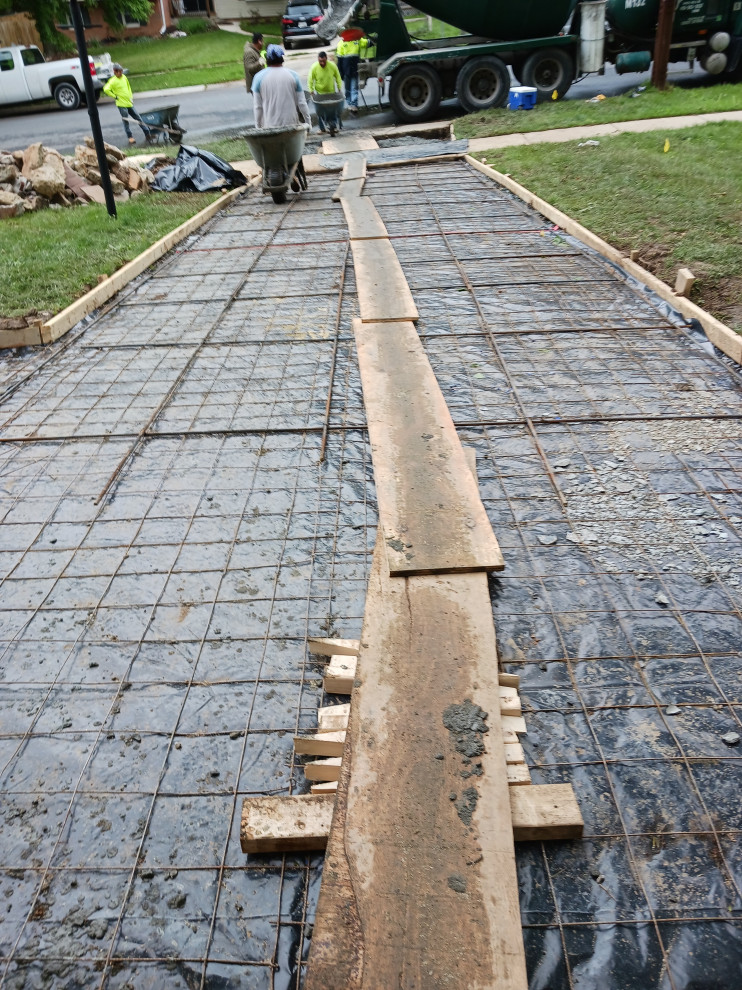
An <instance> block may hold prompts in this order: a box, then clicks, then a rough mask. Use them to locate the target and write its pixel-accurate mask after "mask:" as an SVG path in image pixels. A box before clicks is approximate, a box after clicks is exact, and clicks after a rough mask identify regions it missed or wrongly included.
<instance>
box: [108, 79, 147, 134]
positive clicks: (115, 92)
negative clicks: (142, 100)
mask: <svg viewBox="0 0 742 990" xmlns="http://www.w3.org/2000/svg"><path fill="white" fill-rule="evenodd" d="M103 92H104V94H105V95H106V96H112V97H113V99H114V100H115V101H116V108H117V110H118V112H119V113H120V114H121V121H122V123H123V125H124V130H125V131H126V136H127V138H128V139H129V144H136V140H135V139H134V136H133V135H132V133H131V127H129V120H128V118H129V117H131V119H132V120H136V121H137V123H138V124H139V126H140V127H141V128H142V133H143V134H144V140H145V141H146V142H147V144H149V142H150V141H151V139H152V135H151V132H150V129H149V128H148V127H147V125H146V124H145V123H144V121H143V120H142V118H141V117H140V116H139V114H138V113H137V112H136V110H135V109H134V100H133V97H132V95H131V83H130V82H129V80H128V79H127V78H126V76H125V75H124V70H123V69H122V68H121V66H120V65H119V64H118V62H114V63H113V75H112V76H111V78H110V79H109V80H108V82H107V83H106V85H105V86H104V87H103Z"/></svg>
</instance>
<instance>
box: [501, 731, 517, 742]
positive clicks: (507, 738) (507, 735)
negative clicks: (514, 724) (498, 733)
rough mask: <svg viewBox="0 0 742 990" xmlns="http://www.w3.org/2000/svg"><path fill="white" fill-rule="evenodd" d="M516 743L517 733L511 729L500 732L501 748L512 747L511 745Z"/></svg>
mask: <svg viewBox="0 0 742 990" xmlns="http://www.w3.org/2000/svg"><path fill="white" fill-rule="evenodd" d="M517 742H518V733H517V732H513V731H512V730H511V729H503V731H502V744H503V746H512V744H513V743H517Z"/></svg>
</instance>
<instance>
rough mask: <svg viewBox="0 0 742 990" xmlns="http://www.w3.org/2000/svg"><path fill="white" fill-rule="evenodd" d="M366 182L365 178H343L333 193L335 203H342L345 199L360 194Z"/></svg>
mask: <svg viewBox="0 0 742 990" xmlns="http://www.w3.org/2000/svg"><path fill="white" fill-rule="evenodd" d="M365 183H366V180H365V179H341V180H340V182H339V183H338V187H337V189H336V190H335V192H334V193H333V194H332V201H333V203H340V202H341V201H342V200H344V199H353V198H354V197H355V196H360V195H361V193H362V192H363V187H364V185H365Z"/></svg>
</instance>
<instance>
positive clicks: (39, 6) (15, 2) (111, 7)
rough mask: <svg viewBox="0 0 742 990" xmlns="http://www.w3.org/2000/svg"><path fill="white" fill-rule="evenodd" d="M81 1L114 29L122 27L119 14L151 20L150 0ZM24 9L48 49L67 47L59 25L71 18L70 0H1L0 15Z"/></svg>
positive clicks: (19, 11) (16, 12)
mask: <svg viewBox="0 0 742 990" xmlns="http://www.w3.org/2000/svg"><path fill="white" fill-rule="evenodd" d="M80 2H81V6H82V5H85V6H87V7H98V8H99V9H100V10H101V12H102V14H103V17H104V18H105V21H106V23H107V24H108V25H109V27H110V28H111V29H112V31H116V30H117V29H121V21H120V20H119V14H128V15H129V17H131V18H132V19H134V20H138V21H148V20H149V18H150V16H151V14H152V2H151V0H80ZM23 11H25V12H26V13H28V14H30V15H31V17H33V19H34V20H35V21H36V27H37V29H38V32H39V35H40V36H41V41H42V43H43V45H44V47H45V48H50V49H59V48H60V47H65V44H64V43H65V42H66V39H64V38H63V36H62V35H60V34H59V32H58V31H57V28H56V25H57V24H59V23H60V22H66V21H68V20H69V3H68V0H0V14H11V13H13V14H19V13H21V12H23Z"/></svg>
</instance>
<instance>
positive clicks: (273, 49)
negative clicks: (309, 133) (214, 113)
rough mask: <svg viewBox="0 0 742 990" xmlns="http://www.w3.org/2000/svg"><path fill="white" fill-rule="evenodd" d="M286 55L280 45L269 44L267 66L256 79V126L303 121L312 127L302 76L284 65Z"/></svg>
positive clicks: (254, 89) (254, 100)
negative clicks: (300, 77)
mask: <svg viewBox="0 0 742 990" xmlns="http://www.w3.org/2000/svg"><path fill="white" fill-rule="evenodd" d="M283 58H284V55H283V48H281V46H280V45H268V48H267V49H266V53H265V60H266V63H267V67H266V68H265V69H262V70H261V71H260V72H258V74H257V75H256V76H255V78H254V79H253V84H252V94H253V106H254V110H255V126H256V127H260V128H263V127H296V125H297V124H299V123H300V122H301V121H303V122H304V123H305V124H309V125H310V126H311V123H312V118H311V117H310V115H309V107H308V106H307V101H306V97H305V96H304V87H303V86H302V84H301V80H300V79H299V76H298V75H297V74H296V73H295V72H293V71H292V70H291V69H287V68H285V67H284V64H283Z"/></svg>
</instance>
